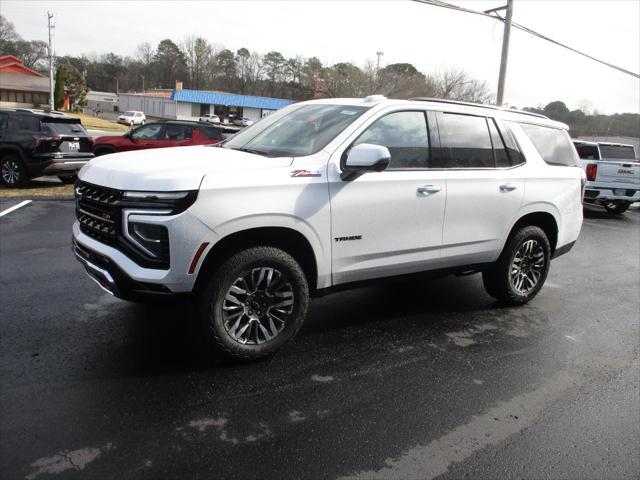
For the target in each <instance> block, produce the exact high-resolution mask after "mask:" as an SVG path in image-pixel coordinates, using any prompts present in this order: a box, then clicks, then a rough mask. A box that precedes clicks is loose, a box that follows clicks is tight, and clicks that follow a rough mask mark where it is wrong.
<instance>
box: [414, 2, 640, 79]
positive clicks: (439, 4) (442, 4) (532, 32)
mask: <svg viewBox="0 0 640 480" xmlns="http://www.w3.org/2000/svg"><path fill="white" fill-rule="evenodd" d="M413 1H414V2H417V3H424V4H425V5H431V6H434V7H442V8H448V9H450V10H457V11H459V12H464V13H471V14H473V15H479V16H482V17H488V18H491V19H493V20H500V21H502V22H504V20H505V19H504V18H503V17H501V16H499V15H497V14H496V15H495V16H494V15H490V14H489V13H486V12H478V11H477V10H471V9H469V8H465V7H459V6H457V5H452V4H450V3H446V2H441V1H439V0H413ZM511 25H512V26H513V27H514V28H517V29H518V30H522V31H523V32H526V33H528V34H530V35H533V36H535V37H538V38H541V39H542V40H546V41H547V42H550V43H553V44H554V45H558V46H559V47H562V48H566V49H567V50H570V51H572V52H574V53H577V54H578V55H582V56H583V57H587V58H588V59H590V60H593V61H595V62H598V63H601V64H602V65H606V66H607V67H610V68H613V69H615V70H618V71H620V72H622V73H626V74H627V75H631V76H632V77H635V78H640V75H639V74H637V73H635V72H632V71H630V70H627V69H625V68H622V67H619V66H617V65H614V64H613V63H609V62H607V61H605V60H601V59H599V58H596V57H594V56H593V55H589V54H588V53H585V52H582V51H580V50H578V49H576V48H573V47H570V46H569V45H566V44H564V43H562V42H559V41H557V40H554V39H552V38H550V37H547V36H546V35H543V34H541V33H538V32H536V31H535V30H532V29H530V28H528V27H525V26H524V25H521V24H519V23H516V22H512V23H511Z"/></svg>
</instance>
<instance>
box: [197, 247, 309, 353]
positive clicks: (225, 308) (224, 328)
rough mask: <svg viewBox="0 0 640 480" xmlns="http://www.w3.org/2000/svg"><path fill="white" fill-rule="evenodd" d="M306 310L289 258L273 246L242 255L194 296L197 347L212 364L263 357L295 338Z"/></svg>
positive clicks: (305, 294)
mask: <svg viewBox="0 0 640 480" xmlns="http://www.w3.org/2000/svg"><path fill="white" fill-rule="evenodd" d="M308 305H309V287H308V284H307V279H306V277H305V274H304V272H303V271H302V268H301V267H300V265H299V264H298V262H297V261H296V260H295V259H294V258H293V257H292V256H291V255H289V254H288V253H286V252H285V251H283V250H280V249H278V248H273V247H253V248H248V249H246V250H242V251H240V252H238V253H236V254H234V255H233V256H231V257H230V258H229V259H228V260H227V261H226V262H224V263H223V264H222V266H220V267H219V268H218V269H217V270H216V271H215V273H214V274H213V276H212V278H211V279H210V280H209V282H208V283H207V285H206V286H205V287H204V289H203V290H202V291H201V293H200V299H199V306H200V314H199V317H200V318H199V327H200V328H199V332H198V333H199V337H200V340H201V345H202V346H203V347H204V348H205V354H206V356H208V357H210V358H215V359H227V360H235V361H251V360H257V359H260V358H263V357H266V356H268V355H271V354H273V353H275V352H276V351H277V350H279V349H280V348H281V347H282V346H283V345H284V344H285V343H287V342H288V341H289V340H291V339H292V338H293V337H294V336H295V335H296V333H298V331H299V330H300V327H301V326H302V323H303V322H304V319H305V317H306V313H307V308H308Z"/></svg>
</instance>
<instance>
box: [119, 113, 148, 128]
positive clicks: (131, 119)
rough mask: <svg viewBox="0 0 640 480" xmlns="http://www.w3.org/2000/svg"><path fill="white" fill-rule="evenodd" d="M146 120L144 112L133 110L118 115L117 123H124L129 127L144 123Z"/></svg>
mask: <svg viewBox="0 0 640 480" xmlns="http://www.w3.org/2000/svg"><path fill="white" fill-rule="evenodd" d="M146 121H147V117H145V115H144V113H142V112H136V111H134V110H130V111H127V112H124V113H123V114H122V115H120V116H119V117H118V123H124V124H125V125H129V126H130V127H133V126H134V125H144V122H146Z"/></svg>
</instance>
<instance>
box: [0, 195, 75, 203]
mask: <svg viewBox="0 0 640 480" xmlns="http://www.w3.org/2000/svg"><path fill="white" fill-rule="evenodd" d="M2 200H20V201H22V200H32V201H34V202H37V201H38V200H44V201H47V202H50V201H62V202H73V201H74V200H75V197H74V196H73V195H40V196H33V195H31V196H29V195H16V196H14V197H0V201H2Z"/></svg>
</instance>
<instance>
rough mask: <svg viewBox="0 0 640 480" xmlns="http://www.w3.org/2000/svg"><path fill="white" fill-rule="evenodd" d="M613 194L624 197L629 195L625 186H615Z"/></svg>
mask: <svg viewBox="0 0 640 480" xmlns="http://www.w3.org/2000/svg"><path fill="white" fill-rule="evenodd" d="M613 194H614V195H618V196H622V197H624V196H626V195H627V190H626V189H625V188H614V189H613Z"/></svg>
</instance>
